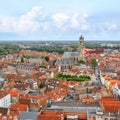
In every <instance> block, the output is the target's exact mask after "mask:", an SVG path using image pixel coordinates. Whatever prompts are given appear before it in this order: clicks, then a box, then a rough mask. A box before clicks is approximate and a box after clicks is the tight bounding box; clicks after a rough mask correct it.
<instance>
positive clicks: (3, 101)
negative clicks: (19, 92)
mask: <svg viewBox="0 0 120 120" xmlns="http://www.w3.org/2000/svg"><path fill="white" fill-rule="evenodd" d="M10 104H11V96H10V94H7V95H6V96H4V97H2V98H0V107H5V108H7V107H9V106H10Z"/></svg>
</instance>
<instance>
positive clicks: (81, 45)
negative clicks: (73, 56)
mask: <svg viewBox="0 0 120 120" xmlns="http://www.w3.org/2000/svg"><path fill="white" fill-rule="evenodd" d="M84 48H85V43H84V37H83V36H82V35H81V37H80V38H79V42H78V52H80V58H79V60H84Z"/></svg>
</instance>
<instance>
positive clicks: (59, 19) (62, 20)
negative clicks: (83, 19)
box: [52, 13, 69, 29]
mask: <svg viewBox="0 0 120 120" xmlns="http://www.w3.org/2000/svg"><path fill="white" fill-rule="evenodd" d="M52 19H53V21H54V22H55V25H56V26H57V27H58V28H59V29H64V28H65V24H67V22H68V20H69V16H68V15H66V14H64V13H57V14H54V15H52Z"/></svg>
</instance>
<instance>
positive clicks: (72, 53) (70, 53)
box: [63, 52, 80, 58]
mask: <svg viewBox="0 0 120 120" xmlns="http://www.w3.org/2000/svg"><path fill="white" fill-rule="evenodd" d="M79 56H80V53H79V52H64V54H63V58H70V57H79Z"/></svg>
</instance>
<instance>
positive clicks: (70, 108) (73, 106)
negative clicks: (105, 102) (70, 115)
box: [47, 101, 99, 113]
mask: <svg viewBox="0 0 120 120" xmlns="http://www.w3.org/2000/svg"><path fill="white" fill-rule="evenodd" d="M98 107H99V105H98V104H97V103H94V104H85V103H82V102H79V101H70V102H53V103H52V104H51V107H49V108H47V109H51V110H52V109H62V110H63V111H64V112H83V113H87V111H88V110H94V111H95V110H96V109H97V108H98Z"/></svg>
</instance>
